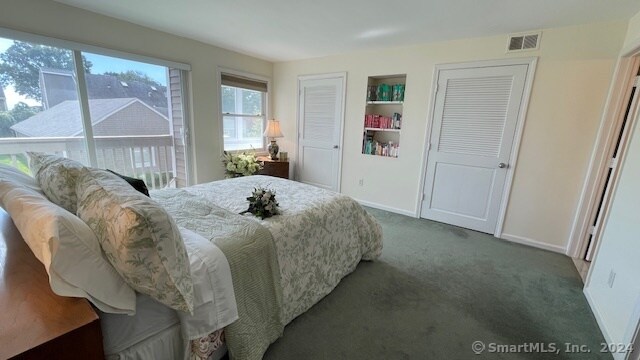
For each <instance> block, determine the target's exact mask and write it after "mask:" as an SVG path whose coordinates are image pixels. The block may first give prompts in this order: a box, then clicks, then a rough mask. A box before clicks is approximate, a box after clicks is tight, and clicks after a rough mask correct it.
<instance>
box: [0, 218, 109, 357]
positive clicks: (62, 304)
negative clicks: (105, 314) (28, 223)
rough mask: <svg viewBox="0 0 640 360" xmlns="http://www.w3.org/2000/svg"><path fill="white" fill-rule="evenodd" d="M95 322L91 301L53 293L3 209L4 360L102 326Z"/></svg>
mask: <svg viewBox="0 0 640 360" xmlns="http://www.w3.org/2000/svg"><path fill="white" fill-rule="evenodd" d="M97 320H98V316H97V315H96V313H95V311H94V310H93V308H92V307H91V305H89V302H88V301H87V300H85V299H80V298H69V297H62V296H58V295H56V294H54V293H53V291H52V290H51V287H50V285H49V277H48V276H47V272H46V271H45V268H44V266H43V265H42V263H40V261H38V259H36V257H35V256H34V255H33V253H32V252H31V249H29V247H28V245H27V244H26V243H25V242H24V240H23V239H22V236H20V232H18V230H17V229H16V227H15V225H14V224H13V221H12V220H11V218H10V217H9V215H8V214H7V213H6V212H5V211H4V210H2V209H0V358H1V359H6V358H9V357H12V356H15V355H18V354H22V353H24V352H25V351H27V350H30V349H33V348H36V347H38V346H39V345H42V344H44V343H46V342H48V341H50V340H52V339H55V338H58V337H60V336H62V335H64V334H67V333H70V332H72V331H73V330H76V329H79V328H81V327H83V326H85V325H87V324H90V323H92V322H96V324H99V323H98V322H97Z"/></svg>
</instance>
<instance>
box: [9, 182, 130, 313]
mask: <svg viewBox="0 0 640 360" xmlns="http://www.w3.org/2000/svg"><path fill="white" fill-rule="evenodd" d="M0 201H1V203H2V207H4V209H5V210H7V212H8V213H9V214H10V215H11V218H12V219H13V222H14V223H15V225H16V227H17V228H18V230H19V231H20V234H22V237H23V238H24V240H25V242H26V243H27V244H28V245H29V247H30V248H31V251H32V252H33V254H34V255H35V256H36V258H38V260H40V262H42V263H43V264H44V266H45V268H46V270H47V273H48V274H49V284H50V285H51V289H52V290H53V292H55V293H56V294H58V295H61V296H69V297H82V298H86V299H88V300H90V301H91V302H92V303H93V304H94V305H95V306H96V307H97V308H98V309H100V310H102V311H103V312H106V313H115V314H134V313H135V304H136V303H135V301H136V296H135V292H134V291H133V290H132V289H131V288H130V287H129V286H128V285H127V284H126V283H125V282H124V280H123V279H122V277H120V275H119V274H118V273H117V272H116V270H115V269H114V268H113V267H112V266H111V264H109V262H108V261H107V259H106V258H105V257H104V255H103V254H102V252H101V250H100V244H99V243H98V239H97V238H96V236H95V234H94V233H93V231H91V229H90V228H89V226H87V224H85V223H84V222H83V221H82V220H80V219H79V218H78V217H77V216H75V215H73V214H71V213H70V212H68V211H67V210H65V209H63V208H61V207H59V206H58V205H56V204H54V203H52V202H50V201H49V200H48V199H47V198H45V197H44V196H43V195H42V194H39V193H37V192H35V191H33V190H30V189H27V188H24V187H22V186H20V185H19V184H16V183H14V182H11V181H7V180H0Z"/></svg>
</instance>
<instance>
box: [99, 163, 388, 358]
mask: <svg viewBox="0 0 640 360" xmlns="http://www.w3.org/2000/svg"><path fill="white" fill-rule="evenodd" d="M255 187H266V188H270V189H273V190H275V192H276V196H277V199H278V201H279V203H280V209H281V214H280V215H277V216H274V217H272V218H268V219H265V220H260V219H259V218H256V217H254V216H253V215H251V214H245V215H240V214H239V213H240V212H242V211H244V210H246V208H247V204H248V203H247V200H246V197H247V196H248V195H249V194H250V193H251V191H252V190H253V189H254V188H255ZM151 198H152V199H153V200H154V201H156V202H158V203H159V204H160V205H161V206H163V207H164V208H165V209H166V211H167V212H168V213H169V214H170V215H171V216H172V217H173V219H174V220H175V222H176V223H177V224H178V226H180V228H181V233H183V237H184V238H185V244H186V245H187V252H188V253H189V258H190V260H191V269H192V272H194V271H196V270H194V260H193V258H194V257H195V255H194V254H196V255H197V254H200V255H201V254H202V252H203V251H205V250H206V251H209V252H212V251H213V250H211V249H214V248H215V249H219V253H220V254H222V253H223V254H224V256H223V257H224V258H226V260H225V261H228V269H229V271H230V273H231V278H232V279H233V283H232V284H231V283H230V282H229V283H228V284H226V283H225V280H224V279H225V277H224V276H222V275H221V276H220V279H218V280H216V281H215V282H213V281H212V282H211V284H214V285H213V286H212V289H213V288H215V291H213V290H209V291H208V293H207V294H208V295H207V296H209V298H210V299H209V300H208V301H209V302H216V303H217V306H219V305H220V304H224V303H225V302H226V303H229V302H230V300H233V301H234V302H235V304H236V305H237V315H236V316H234V313H233V311H236V309H235V308H233V309H232V310H233V311H232V310H229V311H228V313H226V314H222V315H220V314H217V315H216V319H217V320H216V321H215V323H216V324H224V326H221V327H220V328H216V329H215V330H214V331H209V330H211V328H207V327H205V326H204V323H205V322H207V321H208V319H206V318H207V316H209V315H208V314H205V313H203V312H201V313H200V314H198V311H199V309H198V308H197V307H196V308H195V310H194V311H195V313H194V314H193V315H188V314H186V313H184V312H181V311H176V310H172V309H170V308H168V307H166V306H165V305H163V304H160V303H159V302H157V301H155V300H154V299H151V298H150V297H148V296H146V295H142V294H137V295H136V299H135V302H136V313H135V315H134V316H129V315H124V314H113V313H109V312H100V318H101V327H102V332H103V340H104V349H105V355H106V357H107V358H109V359H127V358H156V359H161V358H191V359H219V358H220V357H222V356H223V355H224V353H225V352H227V351H228V352H229V355H230V357H231V358H232V359H249V360H251V359H260V358H262V355H263V354H264V352H265V350H266V349H267V347H268V346H269V344H271V343H272V342H274V341H275V340H276V339H277V338H278V337H279V336H281V335H282V331H283V329H284V326H285V325H286V324H288V323H289V322H291V321H292V320H293V319H294V318H296V317H297V316H299V315H300V314H302V313H304V312H305V311H307V310H308V309H309V308H310V307H312V306H313V305H314V304H315V303H317V302H318V301H319V300H321V299H322V298H323V297H324V296H326V295H327V294H329V293H330V292H331V291H332V290H333V289H334V288H335V287H336V286H337V285H338V283H339V282H340V280H341V279H342V278H343V277H344V276H346V275H347V274H349V273H351V272H352V271H353V270H354V269H355V268H356V266H357V264H358V263H359V262H360V261H361V260H374V259H376V258H377V257H378V256H379V255H380V254H381V251H382V231H381V228H380V226H379V224H378V223H377V222H376V221H375V220H374V219H373V217H371V216H370V215H369V214H367V213H366V211H365V210H364V209H363V208H362V207H361V206H360V205H359V204H358V203H356V202H355V201H354V200H353V199H351V198H349V197H347V196H344V195H341V194H337V193H334V192H331V191H327V190H323V189H319V188H316V187H313V186H309V185H305V184H301V183H297V182H294V181H289V180H285V179H280V178H274V177H268V176H260V175H258V176H250V177H241V178H234V179H227V180H221V181H214V182H211V183H207V184H201V185H196V186H192V187H188V188H182V189H164V190H157V191H152V192H151ZM183 231H184V232H183ZM185 234H194V236H193V237H194V238H197V239H199V240H197V241H195V242H192V243H190V242H189V241H187V237H188V236H186V235H185ZM202 239H206V241H202ZM203 249H205V250H203ZM215 249H214V250H215ZM216 251H218V250H216ZM213 252H215V251H213ZM216 254H217V253H216ZM216 256H221V255H219V254H218V255H216ZM217 263H218V262H217ZM200 264H201V265H199V266H200V267H202V269H200V270H197V271H200V272H208V273H209V275H210V273H214V272H215V271H214V270H215V269H211V268H209V269H206V268H205V266H204V265H202V264H205V265H206V264H209V265H211V266H215V265H212V264H213V263H212V262H207V261H203V262H201V263H200ZM219 270H220V272H221V273H224V267H223V266H220V269H219ZM194 285H195V284H194ZM199 291H200V292H202V290H199ZM195 297H196V302H197V301H198V299H199V298H202V297H206V296H202V294H200V293H199V292H198V291H196V295H195ZM200 300H202V299H200ZM229 307H230V308H231V306H229ZM223 308H224V306H223ZM203 309H205V308H204V307H203ZM203 311H204V310H203ZM219 311H222V312H224V311H225V310H224V309H223V310H219ZM220 319H223V320H220ZM201 325H202V326H201ZM198 326H200V327H198ZM194 329H195V330H194ZM202 329H209V330H207V331H206V333H203V331H204V330H202ZM186 334H189V335H188V336H187V335H186ZM196 335H197V336H196Z"/></svg>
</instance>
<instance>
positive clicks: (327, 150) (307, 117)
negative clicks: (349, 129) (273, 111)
mask: <svg viewBox="0 0 640 360" xmlns="http://www.w3.org/2000/svg"><path fill="white" fill-rule="evenodd" d="M344 81H345V78H344V76H339V77H329V78H323V79H317V78H313V79H300V98H299V99H298V101H299V106H300V109H299V116H300V118H299V120H298V121H299V122H298V132H299V134H298V160H299V162H298V180H299V181H300V182H303V183H307V184H310V185H315V186H318V187H322V188H325V189H329V190H333V191H339V190H340V189H339V183H340V179H339V177H340V175H339V174H340V159H341V154H342V152H341V151H342V149H341V146H340V144H341V142H340V141H341V132H342V122H343V101H344Z"/></svg>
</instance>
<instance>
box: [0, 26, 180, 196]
mask: <svg viewBox="0 0 640 360" xmlns="http://www.w3.org/2000/svg"><path fill="white" fill-rule="evenodd" d="M24 36H25V38H27V39H28V40H29V41H21V40H14V39H7V38H2V37H0V163H5V164H10V165H13V166H15V167H17V168H19V169H21V170H23V171H24V172H27V173H28V172H29V169H28V166H27V159H26V156H25V155H24V152H25V151H42V152H47V153H56V154H58V155H60V156H65V157H68V158H71V159H73V160H76V161H79V162H82V163H83V164H85V165H90V166H93V167H98V168H103V169H105V168H108V169H111V170H114V171H116V172H118V173H121V174H124V175H128V176H131V177H136V178H139V179H142V180H144V181H145V182H146V183H147V186H148V187H149V188H163V187H180V186H186V185H187V165H186V164H187V158H186V155H187V153H188V152H187V151H186V144H185V142H184V139H183V134H185V132H186V130H187V129H186V128H185V122H184V121H183V119H184V114H183V103H184V99H183V93H182V87H183V85H182V84H183V81H182V79H183V78H184V72H185V71H188V70H186V69H188V66H186V65H182V64H176V65H177V67H173V66H172V65H174V64H173V63H167V64H164V65H163V63H164V62H163V61H162V60H155V59H147V58H144V59H143V60H145V61H138V60H130V59H125V58H122V57H120V55H121V54H118V56H108V55H104V54H103V53H100V51H101V49H96V48H91V51H81V50H78V49H68V48H64V47H56V46H50V45H47V44H55V43H56V41H55V40H53V39H48V38H42V37H37V36H31V35H28V34H25V35H24ZM32 39H38V40H42V43H35V42H32V41H31V40H32ZM69 44H70V45H71V46H74V45H73V43H65V46H67V45H69ZM78 47H79V48H81V47H82V45H81V44H78ZM104 53H110V51H109V50H104ZM132 58H137V57H136V56H135V55H132ZM77 59H81V60H82V61H81V64H79V65H78V64H76V60H77ZM146 60H149V62H147V61H146ZM181 67H182V68H183V69H180V68H181ZM185 68H186V69H185ZM79 72H80V73H79ZM84 106H87V107H88V108H87V109H85V111H83V110H82V109H83V107H84ZM86 110H88V111H86Z"/></svg>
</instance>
